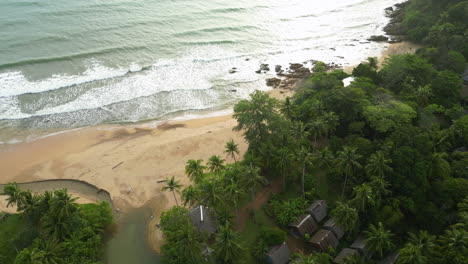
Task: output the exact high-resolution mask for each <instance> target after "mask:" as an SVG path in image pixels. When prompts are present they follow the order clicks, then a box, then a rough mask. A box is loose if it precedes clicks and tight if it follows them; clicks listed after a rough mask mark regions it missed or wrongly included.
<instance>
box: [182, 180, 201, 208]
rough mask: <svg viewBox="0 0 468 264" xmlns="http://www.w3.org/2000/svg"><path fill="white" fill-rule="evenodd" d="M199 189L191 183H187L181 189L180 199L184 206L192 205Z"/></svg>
mask: <svg viewBox="0 0 468 264" xmlns="http://www.w3.org/2000/svg"><path fill="white" fill-rule="evenodd" d="M199 195H200V193H199V190H198V189H197V188H196V187H194V186H193V185H189V186H188V187H187V188H185V189H184V190H183V191H182V201H183V205H184V206H187V205H188V206H194V205H196V204H197V203H198V200H199Z"/></svg>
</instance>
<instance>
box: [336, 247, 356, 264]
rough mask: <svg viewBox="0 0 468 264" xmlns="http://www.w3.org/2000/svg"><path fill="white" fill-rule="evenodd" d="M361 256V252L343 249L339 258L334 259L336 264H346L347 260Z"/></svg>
mask: <svg viewBox="0 0 468 264" xmlns="http://www.w3.org/2000/svg"><path fill="white" fill-rule="evenodd" d="M355 255H359V252H358V251H357V250H355V249H352V248H343V249H342V250H341V251H340V253H339V254H338V256H336V257H335V258H334V259H333V263H335V264H344V263H346V260H347V259H348V258H350V257H352V256H355Z"/></svg>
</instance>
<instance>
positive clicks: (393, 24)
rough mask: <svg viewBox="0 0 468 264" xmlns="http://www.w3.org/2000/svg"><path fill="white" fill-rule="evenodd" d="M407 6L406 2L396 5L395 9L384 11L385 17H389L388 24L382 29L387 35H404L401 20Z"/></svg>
mask: <svg viewBox="0 0 468 264" xmlns="http://www.w3.org/2000/svg"><path fill="white" fill-rule="evenodd" d="M407 5H408V2H404V3H401V4H396V5H395V8H393V7H391V9H390V7H389V8H387V9H385V12H386V15H387V16H388V17H390V22H389V23H388V24H387V25H386V26H385V27H384V31H385V33H387V34H388V35H393V36H399V35H403V34H404V29H403V25H402V22H403V19H404V18H405V10H404V8H405V7H406V6H407Z"/></svg>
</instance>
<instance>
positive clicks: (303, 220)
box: [288, 214, 318, 237]
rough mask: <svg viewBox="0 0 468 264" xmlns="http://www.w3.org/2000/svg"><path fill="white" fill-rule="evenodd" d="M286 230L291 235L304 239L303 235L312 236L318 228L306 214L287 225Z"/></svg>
mask: <svg viewBox="0 0 468 264" xmlns="http://www.w3.org/2000/svg"><path fill="white" fill-rule="evenodd" d="M288 228H289V230H290V231H291V233H292V234H293V235H295V236H298V237H304V236H305V234H309V235H312V234H313V233H314V232H315V231H316V230H317V229H318V226H317V224H316V223H315V221H314V219H313V218H312V216H310V215H309V214H306V215H301V216H300V217H298V218H297V220H296V221H294V222H292V223H291V224H289V226H288Z"/></svg>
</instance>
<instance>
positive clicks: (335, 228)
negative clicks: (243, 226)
mask: <svg viewBox="0 0 468 264" xmlns="http://www.w3.org/2000/svg"><path fill="white" fill-rule="evenodd" d="M323 228H324V229H327V230H330V231H332V232H333V234H335V236H336V238H337V239H338V240H340V239H341V238H342V237H343V236H344V233H345V232H344V229H343V228H342V227H341V226H339V225H338V224H336V221H335V219H333V218H331V219H328V220H327V221H326V222H325V224H323Z"/></svg>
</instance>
